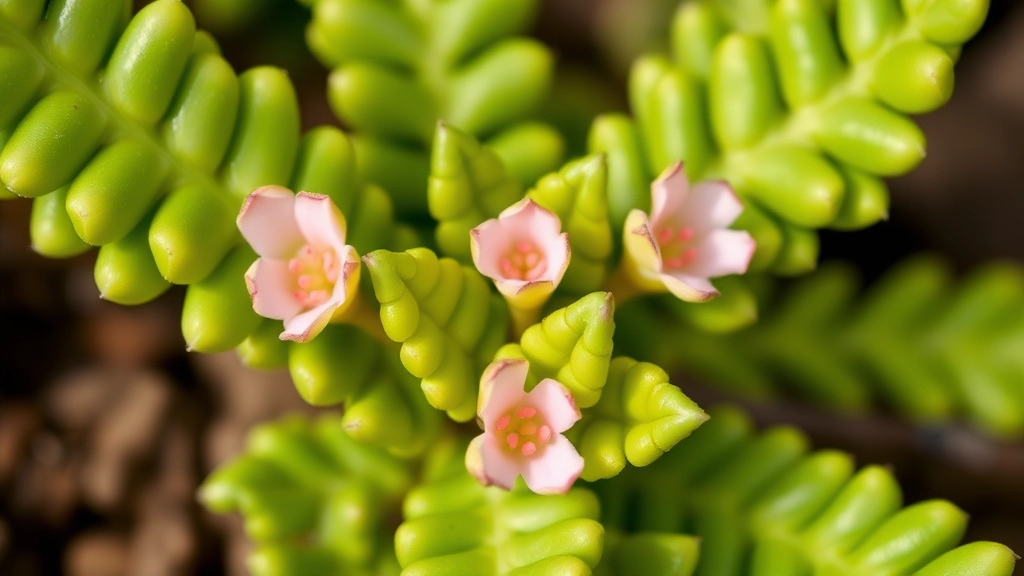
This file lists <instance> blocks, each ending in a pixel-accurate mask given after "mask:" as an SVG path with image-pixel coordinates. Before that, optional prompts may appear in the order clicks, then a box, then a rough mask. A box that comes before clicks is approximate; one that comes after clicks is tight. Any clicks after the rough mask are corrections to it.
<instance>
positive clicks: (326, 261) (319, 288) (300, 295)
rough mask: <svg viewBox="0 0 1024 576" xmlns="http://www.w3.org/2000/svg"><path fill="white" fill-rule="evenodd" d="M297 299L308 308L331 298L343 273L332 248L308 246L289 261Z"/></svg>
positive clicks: (289, 269) (294, 293)
mask: <svg viewBox="0 0 1024 576" xmlns="http://www.w3.org/2000/svg"><path fill="white" fill-rule="evenodd" d="M288 271H289V272H291V273H292V277H293V280H294V286H295V290H294V292H292V294H293V295H294V296H295V299H296V300H298V301H299V302H301V303H302V305H303V306H305V307H307V308H313V307H315V306H319V305H321V304H323V303H324V302H327V300H328V299H329V298H330V297H331V294H332V293H333V292H334V284H335V283H336V282H337V281H338V274H339V273H340V272H341V262H339V261H338V255H337V254H336V253H335V252H334V250H333V249H331V248H320V247H319V246H314V245H312V244H306V245H305V246H303V247H302V248H299V251H298V253H296V255H295V257H294V258H292V259H291V260H289V261H288Z"/></svg>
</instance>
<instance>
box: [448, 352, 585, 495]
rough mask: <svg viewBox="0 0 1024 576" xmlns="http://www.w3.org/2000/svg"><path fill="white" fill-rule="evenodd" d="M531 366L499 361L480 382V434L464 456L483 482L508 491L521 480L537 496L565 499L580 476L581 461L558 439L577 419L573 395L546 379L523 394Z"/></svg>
mask: <svg viewBox="0 0 1024 576" xmlns="http://www.w3.org/2000/svg"><path fill="white" fill-rule="evenodd" d="M528 371H529V363H528V362H527V361H526V360H524V359H507V360H498V361H496V362H494V363H492V364H491V365H490V366H488V367H487V370H485V371H484V375H483V378H482V379H481V382H480V399H479V404H478V406H479V408H478V414H479V416H480V421H481V422H482V425H483V428H484V433H483V434H481V435H480V436H477V437H476V438H474V439H473V441H472V442H471V443H470V445H469V450H468V451H467V452H466V468H468V469H469V471H470V473H471V474H473V476H475V477H476V478H477V479H478V480H480V482H481V483H483V484H485V485H492V484H493V485H497V486H501V487H502V488H505V489H506V490H510V489H512V486H514V485H515V482H516V478H517V477H519V476H520V475H522V477H523V480H524V481H525V482H526V485H527V486H528V487H529V488H530V490H532V491H534V492H536V493H538V494H563V493H565V492H567V491H568V490H569V488H571V487H572V485H573V482H575V481H576V479H577V478H579V475H580V473H581V472H582V471H583V457H581V456H580V455H579V452H577V451H576V448H575V447H574V446H573V445H572V443H571V442H569V440H568V439H566V437H565V436H563V435H562V432H565V431H566V430H568V429H569V428H571V427H572V425H573V424H575V423H576V421H577V420H579V419H580V411H579V409H578V408H577V407H576V402H575V401H574V400H573V397H572V394H570V393H569V391H568V390H567V389H566V388H565V387H564V386H562V385H561V384H560V383H558V382H557V381H556V380H552V379H550V378H545V379H544V380H541V382H540V383H539V384H537V386H536V387H535V388H534V389H533V390H531V391H530V392H526V391H525V389H524V387H525V384H526V375H527V373H528Z"/></svg>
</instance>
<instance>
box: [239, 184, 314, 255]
mask: <svg viewBox="0 0 1024 576" xmlns="http://www.w3.org/2000/svg"><path fill="white" fill-rule="evenodd" d="M236 222H237V224H238V230H239V231H240V232H241V233H242V237H244V238H245V241H246V242H248V243H249V245H250V246H252V249H253V250H255V251H256V253H257V254H259V255H260V256H262V257H264V258H274V259H277V260H284V259H287V258H290V257H292V256H293V255H294V254H295V252H296V251H297V250H298V249H299V248H301V247H302V245H303V244H305V240H304V239H303V237H302V231H301V230H299V225H298V224H297V223H296V222H295V195H294V194H292V193H291V191H290V190H288V189H287V188H282V187H281V186H263V187H262V188H257V189H256V190H255V191H253V193H252V194H249V196H248V197H247V198H246V199H245V203H244V204H242V210H241V211H240V212H239V213H238V219H237V220H236Z"/></svg>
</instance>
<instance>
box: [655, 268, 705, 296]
mask: <svg viewBox="0 0 1024 576" xmlns="http://www.w3.org/2000/svg"><path fill="white" fill-rule="evenodd" d="M661 280H662V282H664V284H665V288H668V291H669V292H671V293H672V295H673V296H675V297H676V298H679V299H680V300H683V301H686V302H707V301H708V300H710V299H712V298H714V297H715V296H718V290H716V289H715V287H714V286H712V285H711V282H709V281H708V279H707V278H702V277H700V276H693V275H690V274H683V273H679V272H676V273H673V274H662V275H661Z"/></svg>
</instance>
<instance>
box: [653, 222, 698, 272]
mask: <svg viewBox="0 0 1024 576" xmlns="http://www.w3.org/2000/svg"><path fill="white" fill-rule="evenodd" d="M655 237H656V238H657V240H658V246H659V247H660V248H661V263H662V266H663V267H664V268H665V269H666V270H678V269H680V268H685V267H687V266H689V265H690V264H692V263H693V261H694V260H696V259H697V249H696V248H694V247H693V246H690V243H691V241H692V240H693V229H692V228H689V227H686V226H684V227H682V228H673V227H671V226H666V227H664V228H662V229H661V230H658V232H657V234H656V235H655Z"/></svg>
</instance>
